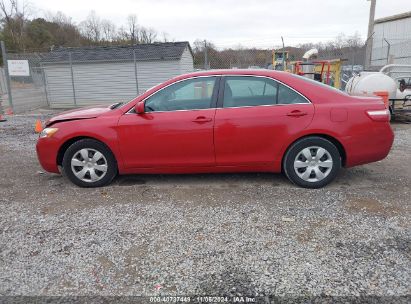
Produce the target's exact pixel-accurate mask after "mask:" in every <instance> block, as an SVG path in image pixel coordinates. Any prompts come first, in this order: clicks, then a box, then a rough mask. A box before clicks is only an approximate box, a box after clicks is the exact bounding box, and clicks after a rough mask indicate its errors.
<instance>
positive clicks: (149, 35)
mask: <svg viewBox="0 0 411 304" xmlns="http://www.w3.org/2000/svg"><path fill="white" fill-rule="evenodd" d="M139 36H140V39H139V40H140V43H153V42H155V41H156V38H157V32H156V30H155V29H153V28H151V27H150V28H145V27H142V28H141V29H140V35H139Z"/></svg>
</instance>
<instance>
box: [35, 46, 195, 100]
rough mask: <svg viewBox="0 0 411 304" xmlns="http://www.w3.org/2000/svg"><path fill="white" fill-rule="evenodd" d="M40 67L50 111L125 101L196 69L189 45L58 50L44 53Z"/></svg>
mask: <svg viewBox="0 0 411 304" xmlns="http://www.w3.org/2000/svg"><path fill="white" fill-rule="evenodd" d="M41 66H42V70H43V71H44V79H45V91H46V97H47V102H48V104H49V105H50V107H52V108H67V107H74V106H86V105H93V104H111V103H114V102H117V101H129V100H131V99H132V98H134V97H135V96H137V95H139V94H141V93H143V92H144V91H146V90H147V89H149V88H151V87H152V86H154V85H156V84H158V83H161V82H164V81H165V80H167V79H170V78H172V77H174V76H177V75H179V74H183V73H188V72H192V71H193V70H194V67H193V53H192V50H191V47H190V44H189V43H188V42H167V43H154V44H138V45H133V46H107V47H82V48H59V49H56V50H53V51H52V52H50V53H47V54H44V55H43V56H42V59H41Z"/></svg>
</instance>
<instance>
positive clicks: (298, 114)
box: [287, 110, 308, 117]
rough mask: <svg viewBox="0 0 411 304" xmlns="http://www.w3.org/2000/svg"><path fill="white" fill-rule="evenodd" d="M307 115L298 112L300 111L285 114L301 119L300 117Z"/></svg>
mask: <svg viewBox="0 0 411 304" xmlns="http://www.w3.org/2000/svg"><path fill="white" fill-rule="evenodd" d="M307 114H308V113H307V112H303V111H300V110H293V111H291V112H288V113H287V116H290V117H301V116H305V115H307Z"/></svg>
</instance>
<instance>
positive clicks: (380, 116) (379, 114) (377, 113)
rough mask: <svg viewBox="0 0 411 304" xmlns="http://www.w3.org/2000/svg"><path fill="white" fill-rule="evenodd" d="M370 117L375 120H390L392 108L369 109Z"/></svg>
mask: <svg viewBox="0 0 411 304" xmlns="http://www.w3.org/2000/svg"><path fill="white" fill-rule="evenodd" d="M366 113H367V115H368V117H369V118H371V119H372V120H375V121H390V115H391V114H390V110H388V109H385V110H368V111H366Z"/></svg>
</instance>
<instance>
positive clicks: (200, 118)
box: [118, 109, 215, 168]
mask: <svg viewBox="0 0 411 304" xmlns="http://www.w3.org/2000/svg"><path fill="white" fill-rule="evenodd" d="M214 115H215V109H206V110H193V111H172V112H157V113H156V112H152V113H145V114H140V115H138V114H131V113H130V114H126V115H123V116H122V117H121V118H120V121H119V123H118V135H119V143H120V149H121V154H122V157H123V160H124V163H125V167H126V168H150V167H174V166H212V165H215V157H214V145H213V124H214Z"/></svg>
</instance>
